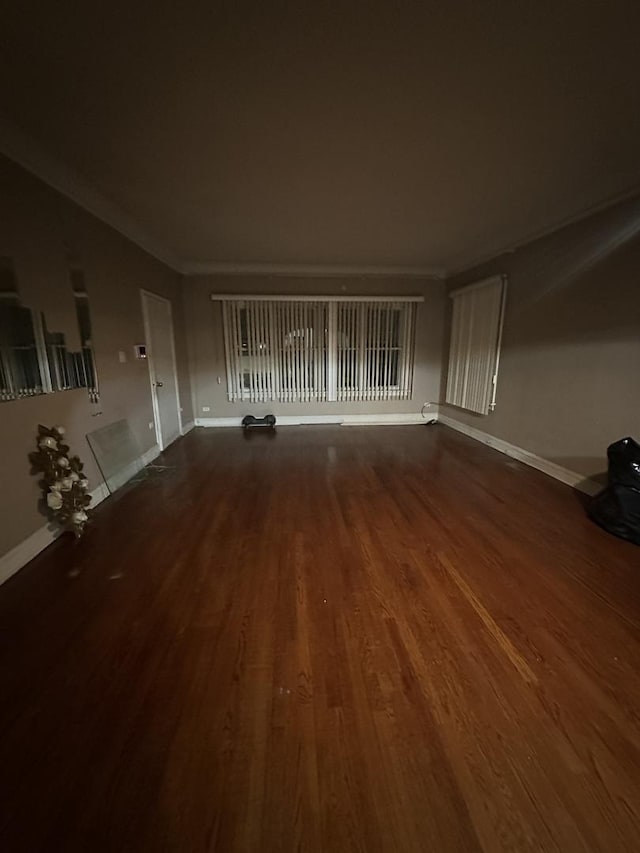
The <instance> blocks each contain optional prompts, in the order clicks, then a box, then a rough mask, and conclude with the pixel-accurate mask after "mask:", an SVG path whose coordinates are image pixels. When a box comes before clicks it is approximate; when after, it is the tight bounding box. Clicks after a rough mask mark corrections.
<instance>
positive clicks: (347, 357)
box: [211, 294, 420, 403]
mask: <svg viewBox="0 0 640 853" xmlns="http://www.w3.org/2000/svg"><path fill="white" fill-rule="evenodd" d="M211 298H212V299H214V300H217V299H219V300H221V301H222V321H223V331H224V340H225V354H226V368H227V394H228V398H229V400H230V401H236V400H245V401H248V402H267V401H269V400H277V401H279V402H283V403H292V402H312V401H315V402H318V401H336V400H338V401H351V400H354V401H356V400H362V401H367V400H391V399H394V400H408V399H410V398H411V393H412V385H413V349H414V328H415V303H416V302H417V301H420V299H419V298H417V297H416V298H411V299H409V298H405V299H397V300H396V299H391V298H379V299H361V300H347V299H341V298H332V299H327V298H321V297H312V298H309V299H305V300H302V299H299V298H283V297H268V298H260V297H253V298H251V297H244V298H232V297H221V296H218V295H216V294H213V295H212V297H211Z"/></svg>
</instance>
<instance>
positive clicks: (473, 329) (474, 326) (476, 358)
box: [446, 276, 506, 415]
mask: <svg viewBox="0 0 640 853" xmlns="http://www.w3.org/2000/svg"><path fill="white" fill-rule="evenodd" d="M450 296H451V298H452V299H453V315H452V323H451V342H450V347H449V369H448V373H447V396H446V401H447V403H451V404H452V405H453V406H459V407H460V408H462V409H468V410H469V411H471V412H477V413H478V414H481V415H487V414H489V412H490V411H493V409H495V406H496V391H497V382H498V364H499V359H500V343H501V338H502V324H503V320H504V307H505V298H506V278H504V277H503V276H494V277H493V278H489V279H486V280H484V281H480V282H477V283H476V284H472V285H469V286H468V287H463V288H461V289H460V290H454V291H453V292H452V293H451V294H450Z"/></svg>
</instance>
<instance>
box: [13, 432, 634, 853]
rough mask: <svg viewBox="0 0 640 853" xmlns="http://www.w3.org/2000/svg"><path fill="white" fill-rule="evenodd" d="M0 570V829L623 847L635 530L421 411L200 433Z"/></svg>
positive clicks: (165, 847)
mask: <svg viewBox="0 0 640 853" xmlns="http://www.w3.org/2000/svg"><path fill="white" fill-rule="evenodd" d="M164 460H165V464H167V465H169V466H173V467H172V468H170V469H169V470H167V471H165V472H164V473H162V474H158V475H156V476H154V477H152V478H150V479H149V480H147V481H145V482H143V483H142V484H141V485H139V486H137V487H135V488H133V489H129V490H126V491H125V492H124V493H121V494H120V495H116V496H115V497H114V498H112V499H110V500H109V501H107V502H106V503H104V504H103V505H102V506H101V507H100V508H99V509H98V510H97V511H96V514H95V522H94V524H93V526H92V527H91V529H90V530H89V531H88V533H87V536H86V538H85V539H84V540H82V541H81V542H80V543H79V544H78V545H75V544H74V543H73V541H69V540H67V539H66V538H65V539H64V540H58V541H57V542H56V543H55V544H54V545H53V546H52V547H51V548H50V549H48V550H47V551H46V552H45V553H44V554H42V555H41V556H40V557H39V558H38V559H36V560H35V561H34V562H33V563H32V564H30V565H29V566H28V567H26V568H25V569H24V570H23V571H22V572H20V573H19V574H18V575H16V576H15V577H14V578H12V579H11V580H10V581H9V582H8V583H6V584H5V585H4V586H2V587H0V625H1V628H2V643H1V648H0V665H1V671H0V678H1V684H2V691H3V695H2V702H1V708H0V771H1V776H0V778H1V781H0V788H1V793H2V800H1V814H0V848H1V849H2V851H3V853H18V851H20V853H22V851H29V853H36V851H46V853H58V851H60V853H75V851H83V853H84V852H85V851H86V853H100V852H101V851H110V853H111V851H131V853H145V851H153V853H163V851H180V853H182V851H184V853H200V851H202V853H204V851H220V853H226V851H249V852H250V853H254V851H255V853H268V851H283V853H288V851H310V853H315V851H322V853H341V851H351V850H353V851H367V853H375V851H380V853H388V851H407V852H408V851H425V853H427V851H433V853H450V851H463V850H464V851H488V853H495V851H561V853H573V851H603V853H616V851H625V853H629V851H635V850H640V671H639V661H640V594H639V589H640V549H638V548H637V547H636V546H634V545H631V544H629V543H626V542H623V541H620V540H616V539H614V538H612V537H610V536H609V535H607V534H606V533H604V532H603V531H602V530H600V529H599V528H597V527H595V526H594V525H593V524H592V523H590V522H589V521H588V520H587V519H586V517H585V515H584V510H583V506H582V502H581V499H580V497H579V495H578V494H577V493H575V492H573V491H572V490H571V489H569V488H567V487H565V486H563V485H561V484H559V483H556V482H555V481H553V480H551V479H549V478H547V477H546V476H544V475H543V474H540V473H538V472H536V471H533V470H531V469H528V468H526V467H524V466H522V465H520V464H519V463H517V462H514V461H512V460H510V459H508V458H507V457H505V456H502V455H500V454H498V453H496V452H494V451H492V450H489V449H488V448H486V447H483V446H481V445H480V444H478V443H476V442H474V441H471V440H470V439H467V438H465V437H463V436H460V435H458V434H456V433H454V432H452V431H450V430H448V429H447V428H446V427H443V426H436V427H427V426H415V427H411V426H410V427H393V428H391V427H387V428H378V427H358V428H355V427H354V428H344V427H343V428H340V427H299V428H298V427H289V428H282V429H280V430H279V432H278V433H277V435H276V436H275V437H273V438H270V437H269V435H268V434H265V433H256V434H255V435H253V437H252V438H251V439H250V440H245V439H243V436H242V434H241V432H240V431H239V430H208V431H207V430H198V431H196V432H194V433H191V434H190V435H188V436H187V437H186V438H184V439H182V440H181V441H179V442H178V443H177V444H176V445H175V446H174V447H172V448H171V449H170V450H169V451H168V452H167V453H166V454H165V455H164Z"/></svg>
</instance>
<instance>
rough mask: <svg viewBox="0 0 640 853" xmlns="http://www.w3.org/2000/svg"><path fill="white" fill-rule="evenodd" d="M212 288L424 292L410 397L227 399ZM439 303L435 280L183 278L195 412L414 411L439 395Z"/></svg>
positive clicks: (441, 295)
mask: <svg viewBox="0 0 640 853" xmlns="http://www.w3.org/2000/svg"><path fill="white" fill-rule="evenodd" d="M213 292H218V293H239V294H240V293H272V294H281V293H282V294H309V295H315V294H319V295H332V294H341V295H349V294H351V295H354V296H356V295H368V294H371V295H387V294H394V293H397V294H398V295H401V294H403V295H419V294H423V295H424V296H425V301H424V303H420V304H419V305H418V314H417V319H416V357H415V372H414V384H413V398H412V399H411V400H386V401H378V402H371V403H278V402H273V403H256V404H254V403H230V402H229V401H228V400H227V387H226V372H225V359H224V341H223V336H222V316H221V308H220V303H219V302H213V301H212V300H211V294H212V293H213ZM444 303H445V293H444V284H443V282H440V281H426V282H425V281H417V280H416V279H409V278H408V279H404V280H398V279H397V278H396V279H382V278H368V279H363V278H355V277H352V278H338V277H332V278H307V279H302V278H293V277H286V276H280V277H278V276H268V277H267V276H246V277H245V276H195V277H190V278H189V279H187V281H186V283H185V307H186V315H187V327H188V329H189V357H190V363H191V377H192V389H193V409H194V412H195V416H196V417H199V418H208V417H242V416H243V415H245V414H247V413H251V414H256V415H263V414H267V413H269V412H273V413H274V414H276V415H281V416H282V415H317V414H326V415H330V414H335V413H339V414H343V413H344V414H356V413H378V414H381V413H407V412H419V411H420V408H421V406H422V404H423V403H425V402H433V401H437V400H438V398H439V393H440V383H441V361H442V333H443V319H444ZM218 378H219V379H220V382H219V383H218ZM206 406H208V407H209V408H210V411H209V412H203V407H206Z"/></svg>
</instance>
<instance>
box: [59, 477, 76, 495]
mask: <svg viewBox="0 0 640 853" xmlns="http://www.w3.org/2000/svg"><path fill="white" fill-rule="evenodd" d="M72 488H73V480H72V479H71V477H63V478H62V480H60V489H61V490H62V491H63V492H70V491H71V489H72Z"/></svg>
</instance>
